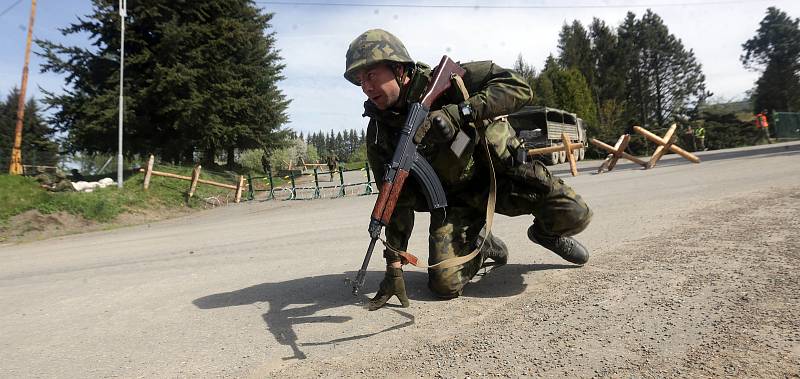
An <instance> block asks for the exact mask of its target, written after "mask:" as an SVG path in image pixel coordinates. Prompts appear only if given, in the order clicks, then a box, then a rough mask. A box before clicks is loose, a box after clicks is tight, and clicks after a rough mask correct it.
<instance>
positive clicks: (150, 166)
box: [144, 154, 156, 191]
mask: <svg viewBox="0 0 800 379" xmlns="http://www.w3.org/2000/svg"><path fill="white" fill-rule="evenodd" d="M155 160H156V158H155V157H154V156H153V154H150V159H148V160H147V169H145V171H144V189H145V191H146V190H147V189H148V188H150V177H151V176H152V175H153V163H154V162H155Z"/></svg>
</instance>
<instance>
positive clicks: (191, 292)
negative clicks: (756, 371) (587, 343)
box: [0, 143, 800, 378]
mask: <svg viewBox="0 0 800 379" xmlns="http://www.w3.org/2000/svg"><path fill="white" fill-rule="evenodd" d="M699 155H700V157H701V159H702V160H703V162H702V163H701V164H691V163H689V162H687V161H685V160H683V159H682V158H680V157H678V156H675V155H668V156H666V157H665V158H664V159H663V160H662V162H661V163H660V164H659V165H658V167H656V168H655V169H652V170H640V169H636V168H635V167H633V166H631V165H628V164H621V165H619V166H618V167H617V169H616V170H615V171H613V172H611V173H606V174H602V175H596V174H593V171H594V170H595V169H596V167H597V166H598V165H599V162H597V161H594V162H593V161H585V162H581V164H580V166H581V170H580V171H581V175H579V176H578V177H575V178H572V177H566V176H565V175H567V168H566V167H565V166H564V165H560V166H556V167H554V168H553V172H554V173H555V174H557V175H558V176H561V177H564V178H565V180H566V181H567V183H568V184H570V185H572V186H573V187H574V188H575V189H576V191H578V192H579V193H580V194H581V195H582V196H583V197H584V198H585V200H586V201H587V202H588V203H589V204H590V206H591V207H592V208H593V210H594V213H595V218H594V220H593V222H592V224H591V225H590V226H589V228H588V229H587V230H586V231H585V232H584V233H582V234H581V235H579V236H578V238H579V239H580V240H581V241H582V242H583V243H585V244H586V245H587V246H589V247H590V248H591V249H592V250H593V253H594V255H593V260H592V262H590V264H589V266H587V267H585V268H582V269H578V268H574V267H572V266H571V265H568V264H566V263H565V262H563V261H561V260H560V259H559V258H558V257H556V256H555V255H553V254H552V253H549V252H547V251H545V250H543V249H542V248H540V247H538V246H535V245H533V244H532V243H531V242H529V241H528V240H527V238H526V236H525V230H526V229H527V227H528V226H529V225H530V222H531V218H529V217H517V218H508V217H505V216H498V217H497V218H496V219H495V229H494V230H495V234H496V235H498V236H500V237H501V238H502V239H503V240H504V241H505V242H506V244H507V245H508V247H509V248H510V251H511V257H510V261H509V265H508V266H506V267H501V268H499V269H498V270H497V271H496V272H491V273H489V274H488V275H487V276H486V277H485V279H483V280H481V281H479V282H477V283H472V284H470V285H468V286H467V288H466V289H465V293H464V296H462V297H461V298H459V299H455V300H451V301H438V300H436V299H435V298H433V297H432V296H431V294H430V293H429V292H428V290H427V289H426V286H425V283H426V274H425V272H424V271H420V270H415V269H408V270H406V283H407V286H408V289H409V296H410V297H411V301H412V305H411V307H410V308H407V309H401V308H396V307H392V308H386V309H382V310H380V311H377V312H368V311H366V310H365V309H364V308H363V300H364V298H363V297H362V298H360V299H354V298H353V297H352V296H351V295H350V291H349V288H348V287H347V286H346V285H345V283H344V279H345V277H348V276H350V277H352V276H353V274H354V271H355V270H356V269H357V268H358V266H359V265H360V263H361V260H362V259H363V254H364V250H365V249H366V246H367V242H368V235H367V232H366V228H367V224H368V221H369V220H368V218H369V213H370V211H371V209H372V205H373V202H374V201H375V196H356V197H347V198H340V199H321V200H314V201H269V202H249V203H244V204H240V205H232V206H229V207H225V208H219V209H214V210H209V211H204V212H200V213H198V214H193V215H191V216H187V217H182V218H177V219H171V220H167V221H162V222H157V223H152V224H147V225H140V226H135V227H127V228H122V229H116V230H111V231H103V232H92V233H86V234H80V235H72V236H67V237H59V238H53V239H48V240H43V241H37V242H32V243H24V244H17V245H2V246H0V262H2V263H0V377H8V378H11V377H15V378H16V377H81V378H83V377H111V376H114V377H174V376H179V377H181V376H214V377H219V376H237V377H238V376H257V377H263V376H275V375H277V374H276V373H278V372H280V373H281V376H283V375H290V376H305V375H323V376H325V375H329V376H362V375H367V376H389V375H390V374H391V373H390V372H388V371H382V369H381V368H382V367H388V366H383V365H384V364H386V363H385V362H384V361H386V362H391V361H393V360H394V359H395V358H393V357H394V356H396V355H394V354H401V355H402V354H406V355H408V356H418V355H419V354H423V355H424V354H427V353H425V352H424V349H425V348H426V347H428V348H430V347H431V346H435V345H436V344H437V343H443V342H442V341H451V342H452V341H456V342H457V341H466V340H472V339H475V338H478V337H480V338H485V339H487V340H491V339H492V338H493V337H492V335H489V336H483V333H486V330H483V329H481V328H477V327H475V326H476V325H483V323H484V322H487V321H490V320H496V319H497V318H498V317H500V316H503V317H511V318H510V319H509V321H508V323H507V324H493V325H494V326H493V329H491V331H492V332H493V333H502V330H504V329H503V328H506V327H508V328H511V329H513V330H516V329H517V328H523V329H524V328H526V325H529V324H526V323H529V322H530V321H529V320H527V318H526V317H525V314H524V313H520V312H516V311H512V308H513V309H515V310H519V309H524V306H523V305H522V304H528V305H530V302H534V301H540V300H542V298H543V297H546V292H543V289H547V288H552V290H554V291H560V290H562V289H563V288H562V287H560V286H561V285H563V284H564V283H573V282H570V280H576V279H575V278H577V277H580V275H588V274H586V273H587V272H588V273H591V272H594V271H587V270H591V269H592V267H593V266H592V265H593V264H595V263H596V264H597V265H596V266H594V267H595V268H594V269H595V270H600V269H602V270H606V271H608V272H616V273H621V272H624V271H625V268H624V267H627V266H624V265H622V263H620V262H623V255H622V253H621V252H623V251H624V252H626V254H624V256H625V257H631V256H634V257H635V256H636V254H638V253H637V249H636V248H635V247H636V246H639V245H643V244H650V245H649V246H650V247H649V249H650V254H660V253H659V251H660V250H659V249H660V248H661V245H659V244H658V243H657V242H658V241H655V242H656V244H655V245H653V242H654V241H653V239H654V238H656V237H658V238H662V237H663V238H665V241H667V240H670V241H672V240H675V238H678V237H676V236H679V234H675V233H677V232H676V230H686V228H687V225H692V228H699V229H697V230H698V231H699V230H702V229H703V228H704V227H705V228H707V229H709V230H710V229H711V228H712V227H713V225H707V224H708V223H709V222H711V221H713V220H715V218H714V217H715V216H716V213H715V212H717V211H718V212H719V215H720V216H719V217H723V215H724V217H725V220H721V221H726V222H727V221H730V222H734V221H736V222H741V223H744V224H747V223H748V222H750V221H751V220H750V218H752V217H756V216H758V217H762V216H763V217H766V218H764V220H769V218H768V216H769V215H750V216H746V215H742V219H741V220H738V219H737V217H738V215H739V214H742V212H743V211H742V210H743V209H749V208H758V207H759V202H758V201H764V200H765V199H771V197H770V194H771V193H775V194H777V195H780V197H779V198H777V199H773V202H774V204H772V207H774V209H776V210H780V209H796V208H787V207H786V204H784V203H782V201H784V200H783V199H784V198H785V199H786V201H787V202H791V204H795V203H798V198H797V197H796V196H795V195H796V194H797V193H798V191H800V143H783V144H775V145H769V146H761V147H753V148H744V149H734V150H724V151H713V152H705V153H701V154H699ZM777 195H776V196H777ZM750 201H753V202H754V203H752V204H750V203H749V202H750ZM734 206H738V207H741V208H730V207H734ZM726 207H728V208H726ZM748 207H749V208H748ZM770 209H773V208H770ZM776 212H777V211H776ZM701 216H702V217H701ZM703 217H705V218H703ZM782 217H784V218H783V219H780V220H783V222H782V223H778V224H776V225H774V228H775V229H776V230H780V229H781V228H788V226H787V225H789V224H787V222H788V221H786V220H790V221H791V220H792V218H790V216H785V215H784V216H782ZM787 217H788V218H787ZM794 217H795V218H796V214H795V216H794ZM698 220H700V221H698ZM709 220H711V221H709ZM698 223H699V224H698ZM427 224H428V218H427V215H426V214H419V215H418V217H417V225H418V227H417V230H419V232H418V233H415V235H414V236H413V237H412V241H411V244H410V246H409V250H411V251H413V252H417V253H423V254H421V255H422V256H425V255H426V254H424V252H425V250H426V249H427V235H426V232H425V231H426V230H427ZM738 225H739V224H735V225H734V224H731V226H730V227H728V228H727V229H725V230H728V231H730V233H741V228H739V226H738ZM689 230H694V229H689ZM793 230H796V228H794V229H793ZM789 232H792V231H791V230H789V231H787V233H789ZM665 233H666V234H665ZM669 233H673V234H669ZM794 233H796V232H794ZM659 236H660V237H659ZM667 237H669V238H667ZM670 238H671V239H670ZM776 238H777V237H776ZM782 238H788V237H785V236H784V237H782ZM701 242H702V241H701ZM705 242H706V244H707V245H713V244H714V243H715V240H714V239H713V238H711V239H709V240H706V241H705ZM796 246H797V245H791V247H790V250H791V249H795V248H796ZM669 248H670V246H663V249H664V251H667V250H668V249H669ZM711 251H713V250H711ZM653 252H654V253H653ZM794 254H796V251H795V252H794ZM625 259H630V258H625ZM615 262H616V263H615ZM789 262H790V263H787V264H789V265H790V266H789V267H784V268H783V269H789V270H794V271H795V272H796V271H798V270H797V266H796V265H797V260H794V261H789ZM792 262H793V263H792ZM698 264H700V263H698ZM705 264H713V262H712V263H709V262H705ZM659 267H660V266H659ZM664 267H667V265H666V264H665V266H664ZM370 268H371V270H372V271H371V272H370V274H369V275H368V277H367V290H368V291H374V290H375V289H376V288H377V285H378V282H379V280H380V277H381V276H382V270H383V263H382V261H381V259H379V254H376V256H375V259H373V261H372V263H371V266H370ZM604 272H605V271H604ZM658 272H661V271H658ZM581 273H584V274H581ZM598 275H599V274H598ZM571 278H572V279H571ZM598 278H599V277H595V276H587V277H586V280H588V281H591V280H600V279H598ZM634 282H635V281H630V282H624V281H623V282H621V283H622V284H620V285H621V286H623V287H625V286H634V285H635V284H633V283H634ZM626 283H627V284H626ZM573 284H574V285H579V283H578V282H574V283H573ZM657 284H658V283H657ZM794 285H795V286H796V284H794ZM626 288H627V287H626ZM631 288H634V287H630V288H628V289H631ZM659 288H661V287H659ZM634 289H635V288H634ZM561 292H563V291H561ZM564 293H569V291H567V292H564ZM618 294H619V293H617V295H618ZM604 296H605V297H606V298H607V299H605V300H603V301H610V302H612V303H613V302H615V301H617V300H613V299H614V298H615V297H613V296H611V295H609V294H607V293H598V294H597V297H604ZM615 296H616V295H615ZM681 296H689V295H685V294H684V295H681ZM575 298H576V299H577V298H584V297H579V296H577V295H576V297H575ZM689 298H691V296H689ZM712 298H713V296H712ZM359 300H360V301H361V302H362V303H359ZM586 301H589V302H595V301H594V300H586ZM695 301H697V302H698V303H700V302H702V301H707V299H706V300H703V299H700V298H696V299H695ZM777 301H779V302H780V299H779V300H777ZM526 302H527V303H526ZM581 304H582V305H581ZM581 304H577V303H572V302H569V301H567V302H565V303H563V304H558V305H557V306H558V308H557V309H559V310H564V309H566V310H572V311H574V312H575V313H576V314H583V313H581V312H584V311H585V310H586V308H585V307H584V306H586V304H585V302H583V303H581ZM528 305H525V306H528ZM517 306H519V307H517ZM555 306H556V305H553V307H555ZM520 307H522V308H520ZM789 307H790V308H791V309H790V310H792V311H794V314H795V315H796V311H798V310H800V309H798V305H797V302H794V304H793V305H789ZM554 309H556V308H554ZM630 312H637V311H636V310H635V309H631V310H630ZM509 315H511V316H509ZM514 315H516V316H514ZM512 316H513V317H512ZM587 322H589V323H591V322H592V321H587ZM658 322H659V320H658V317H656V316H654V320H653V323H656V324H658ZM505 325H507V326H505ZM597 327H598V328H602V323H599V322H598V323H597ZM701 329H702V328H701ZM713 332H714V331H713V330H711V329H709V330H708V331H707V332H706V333H713ZM595 333H600V331H597V330H595ZM620 333H623V332H620ZM686 333H689V334H691V333H696V331H693V329H692V330H689V331H688V332H686ZM699 333H700V334H702V333H703V331H702V330H700V332H699ZM765 333H767V335H769V333H775V334H776V335H778V334H781V333H782V331H781V330H772V331H771V332H770V331H767V332H765ZM588 334H591V333H588V332H587V335H588ZM528 337H531V335H530V334H528ZM536 337H538V335H537V336H536ZM520 338H521V337H520ZM687 338H688V337H687ZM796 338H797V339H794V341H795V342H794V345H793V346H789V347H788V348H787V349H788V351H789V353H783V350H775V351H774V352H775V354H777V357H778V358H784V359H788V360H789V361H790V362H791V363H792V364H797V366H790V368H791V367H796V368H800V363H797V362H798V360H797V359H798V356H800V336H797V337H796ZM693 341H694V340H693V339H691V338H688V339H680V340H679V342H674V341H673V342H669V344H685V345H681V346H684V347H685V346H689V347H692V346H694V345H692V343H693ZM789 341H791V340H789ZM448 343H449V342H448ZM665 343H666V342H665ZM788 343H790V344H791V342H788ZM508 346H513V345H512V344H509V345H508ZM551 346H552V347H550V349H562V350H563V351H561V353H566V352H568V351H569V349H573V350H574V349H575V348H576V347H575V346H574V345H570V344H566V345H551ZM654 346H656V347H659V346H660V345H657V344H656V345H654ZM697 346H698V348H700V347H702V346H704V345H702V344H699V342H698V345H697ZM660 347H662V348H663V347H665V346H660ZM666 347H669V346H666ZM673 347H674V346H673ZM578 348H580V346H579V347H578ZM604 349H605V350H607V349H608V348H607V347H606V348H603V347H597V348H596V351H604ZM620 349H626V347H625V346H624V344H623V345H622V347H620ZM775 349H778V348H777V347H776V348H775ZM669 351H671V350H669V349H667V350H658V349H656V352H655V353H653V354H656V355H657V356H660V355H659V354H661V355H663V354H667V353H668V352H669ZM518 353H519V351H517V350H514V349H511V348H510V347H508V348H502V347H501V348H498V349H497V350H496V351H493V352H491V353H487V354H488V355H486V356H484V357H483V358H486V359H488V360H486V361H483V363H481V364H480V365H477V364H473V365H472V366H469V365H467V366H465V367H466V368H465V369H458V368H453V367H452V366H442V365H441V364H439V365H437V364H434V363H430V362H434V361H430V362H429V364H431V366H426V367H424V368H423V369H422V371H414V372H415V374H414V375H423V376H433V375H435V374H437V373H440V374H446V375H445V376H461V377H464V376H470V375H472V376H479V375H481V374H491V373H492V372H497V373H504V374H505V375H510V376H516V374H514V373H517V372H516V371H508V370H504V369H503V367H505V366H506V364H504V363H503V362H506V363H507V362H508V361H509V360H513V358H514V357H515V356H517V355H518ZM458 354H461V353H458ZM670 354H672V353H670ZM364 356H368V357H370V358H369V359H370V360H371V361H369V362H367V363H364V364H363V365H357V364H355V363H354V362H360V361H362V360H363V359H364V358H363V357H364ZM459 356H460V357H462V359H463V357H465V356H466V353H465V354H464V355H463V356H461V355H459ZM487 357H488V358H487ZM566 357H569V355H566ZM398 359H399V358H398ZM531 359H533V358H531ZM381 362H384V363H381ZM598 362H599V361H598ZM653 362H654V363H652V365H662V366H663V365H667V366H669V365H670V364H671V363H670V361H669V360H666V361H664V360H662V361H653ZM526 364H527V365H529V367H550V366H546V365H543V363H537V361H535V360H528V361H526ZM537 364H538V365H539V366H537ZM586 364H587V365H588V366H587V368H586V370H589V371H586V372H580V373H578V374H580V375H581V376H582V375H584V374H591V375H601V376H602V375H612V376H614V375H615V373H616V374H621V375H623V376H624V375H625V374H630V373H632V372H638V373H642V372H643V371H636V368H635V367H633V368H631V367H629V368H627V369H626V367H628V366H623V365H621V364H620V365H617V366H616V367H613V370H611V371H598V370H600V369H601V368H603V367H600V366H599V365H600V364H601V363H596V365H597V367H595V366H592V363H591V361H590V362H589V363H586ZM605 364H607V363H604V365H605ZM673 364H676V363H673ZM365 367H366V368H371V369H372V371H364V370H365ZM392 367H395V366H392ZM481 367H485V371H484V372H481ZM637 367H638V366H637ZM720 367H722V366H720ZM726 367H727V366H726ZM603 369H605V368H603ZM509 370H510V369H509ZM591 370H594V371H591ZM726 370H727V369H726ZM537 372H539V374H537V375H542V373H543V374H544V375H564V374H567V375H569V374H570V373H572V374H575V372H570V371H566V369H564V368H563V367H561V368H559V367H552V368H551V369H548V370H545V371H537ZM592 372H594V374H592ZM648 372H649V371H648ZM652 372H654V373H656V372H658V371H652ZM699 372H700V373H703V371H699ZM725 372H727V371H724V372H723V373H725ZM796 372H797V371H795V373H796ZM714 373H715V372H714V371H711V372H710V374H714ZM767 373H771V372H767ZM517 374H518V373H517ZM706 374H709V372H706ZM740 374H741V372H740ZM653 375H656V376H660V375H657V374H653Z"/></svg>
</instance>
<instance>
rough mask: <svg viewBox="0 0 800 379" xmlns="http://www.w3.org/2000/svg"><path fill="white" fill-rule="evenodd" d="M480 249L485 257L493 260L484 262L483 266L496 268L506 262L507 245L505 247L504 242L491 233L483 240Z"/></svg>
mask: <svg viewBox="0 0 800 379" xmlns="http://www.w3.org/2000/svg"><path fill="white" fill-rule="evenodd" d="M481 250H482V253H483V254H484V256H485V257H486V259H491V260H492V261H493V262H492V263H484V264H483V266H484V267H487V266H495V268H496V267H499V266H502V265H504V264H506V263H507V262H508V247H506V244H505V243H504V242H503V241H502V240H501V239H500V238H497V237H495V236H494V235H493V234H491V235H490V236H489V238H488V239H486V241H484V243H483V249H481Z"/></svg>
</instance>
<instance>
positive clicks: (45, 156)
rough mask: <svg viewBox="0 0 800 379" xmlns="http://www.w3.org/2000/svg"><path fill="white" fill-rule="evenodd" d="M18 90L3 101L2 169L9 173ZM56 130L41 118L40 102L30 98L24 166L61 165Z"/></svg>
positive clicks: (25, 123)
mask: <svg viewBox="0 0 800 379" xmlns="http://www.w3.org/2000/svg"><path fill="white" fill-rule="evenodd" d="M18 101H19V89H17V88H14V89H13V90H11V92H9V94H8V96H6V99H5V100H4V101H0V170H3V171H2V172H8V164H9V163H10V160H11V150H12V148H13V147H14V135H15V133H16V127H17V105H18ZM53 134H54V131H53V129H51V128H50V127H49V126H48V125H47V124H46V123H45V122H44V120H43V119H42V116H41V111H40V110H39V104H38V102H37V101H36V100H35V99H33V98H31V99H29V100H28V101H27V102H26V103H25V119H24V120H23V122H22V146H21V153H22V163H23V164H26V165H43V166H55V165H56V164H57V163H58V144H57V143H56V142H55V140H54V136H53Z"/></svg>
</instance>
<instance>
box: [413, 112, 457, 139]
mask: <svg viewBox="0 0 800 379" xmlns="http://www.w3.org/2000/svg"><path fill="white" fill-rule="evenodd" d="M456 117H458V105H455V104H450V105H446V106H444V107H442V109H439V110H435V111H432V112H431V113H429V114H428V117H427V118H426V119H425V121H423V122H422V125H420V127H419V129H418V130H417V134H415V135H414V143H416V144H419V143H420V142H423V141H424V142H426V143H429V144H437V143H445V142H450V141H451V140H452V139H453V137H455V135H456V131H458V125H457V123H456V122H457V121H456V120H457V118H456Z"/></svg>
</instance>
